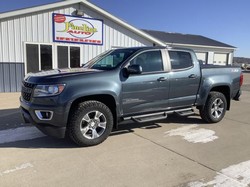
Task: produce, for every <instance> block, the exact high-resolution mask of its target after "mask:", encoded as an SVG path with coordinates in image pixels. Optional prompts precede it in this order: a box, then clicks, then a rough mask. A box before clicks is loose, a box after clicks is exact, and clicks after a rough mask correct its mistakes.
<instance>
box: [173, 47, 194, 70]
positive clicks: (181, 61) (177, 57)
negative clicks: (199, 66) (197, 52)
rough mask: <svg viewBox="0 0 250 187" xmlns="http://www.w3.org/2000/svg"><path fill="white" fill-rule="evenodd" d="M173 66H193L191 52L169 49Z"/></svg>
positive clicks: (183, 67)
mask: <svg viewBox="0 0 250 187" xmlns="http://www.w3.org/2000/svg"><path fill="white" fill-rule="evenodd" d="M169 56H170V62H171V67H172V69H173V70H179V69H186V68H190V67H193V60H192V57H191V54H190V53H188V52H183V51H169Z"/></svg>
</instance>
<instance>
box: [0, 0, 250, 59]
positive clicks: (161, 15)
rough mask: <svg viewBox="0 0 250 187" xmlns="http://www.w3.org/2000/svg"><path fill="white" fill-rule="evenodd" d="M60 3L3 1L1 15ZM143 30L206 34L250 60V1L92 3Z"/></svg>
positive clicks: (128, 0)
mask: <svg viewBox="0 0 250 187" xmlns="http://www.w3.org/2000/svg"><path fill="white" fill-rule="evenodd" d="M57 1H60V0H1V1H0V12H6V11H10V10H15V9H20V8H25V7H31V6H37V5H40V4H46V3H53V2H57ZM90 1H91V2H92V3H94V4H95V5H97V6H99V7H101V8H103V9H104V10H106V11H108V12H110V13H111V14H113V15H115V16H117V17H119V18H121V19H122V20H124V21H126V22H127V23H129V24H131V25H133V26H135V27H137V28H139V29H150V30H159V31H166V32H177V33H183V34H197V35H203V36H206V37H209V38H212V39H215V40H218V41H220V42H223V43H226V44H229V45H233V46H235V47H237V50H236V53H235V56H240V57H249V58H250V0H154V1H153V0H90Z"/></svg>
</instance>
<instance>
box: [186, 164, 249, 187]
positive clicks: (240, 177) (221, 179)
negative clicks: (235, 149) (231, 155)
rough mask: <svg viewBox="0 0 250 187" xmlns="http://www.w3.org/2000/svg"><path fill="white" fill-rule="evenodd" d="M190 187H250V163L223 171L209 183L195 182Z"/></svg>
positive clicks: (233, 166)
mask: <svg viewBox="0 0 250 187" xmlns="http://www.w3.org/2000/svg"><path fill="white" fill-rule="evenodd" d="M188 186H189V187H205V186H218V187H229V186H230V187H231V186H232V187H249V186H250V161H246V162H242V163H240V164H237V165H232V166H229V167H228V168H225V169H222V170H221V171H220V172H218V173H217V176H215V177H214V180H212V181H209V182H203V180H201V181H195V182H191V183H189V184H188Z"/></svg>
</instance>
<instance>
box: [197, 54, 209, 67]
mask: <svg viewBox="0 0 250 187" xmlns="http://www.w3.org/2000/svg"><path fill="white" fill-rule="evenodd" d="M195 54H196V56H197V59H198V60H199V61H200V62H202V63H203V64H206V63H207V53H204V52H196V53H195Z"/></svg>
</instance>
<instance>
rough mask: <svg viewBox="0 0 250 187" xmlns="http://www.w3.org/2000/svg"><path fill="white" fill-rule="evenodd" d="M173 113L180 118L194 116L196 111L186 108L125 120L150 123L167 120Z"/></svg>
mask: <svg viewBox="0 0 250 187" xmlns="http://www.w3.org/2000/svg"><path fill="white" fill-rule="evenodd" d="M173 113H176V114H178V115H180V116H188V115H192V114H194V110H193V109H192V108H185V109H179V110H173V111H166V112H158V113H152V114H144V115H138V116H131V117H126V118H124V120H133V121H135V122H137V123H145V122H149V121H156V120H162V119H166V118H167V117H168V114H173Z"/></svg>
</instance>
